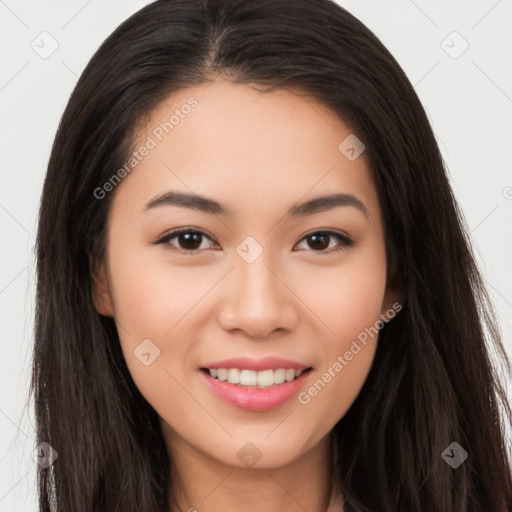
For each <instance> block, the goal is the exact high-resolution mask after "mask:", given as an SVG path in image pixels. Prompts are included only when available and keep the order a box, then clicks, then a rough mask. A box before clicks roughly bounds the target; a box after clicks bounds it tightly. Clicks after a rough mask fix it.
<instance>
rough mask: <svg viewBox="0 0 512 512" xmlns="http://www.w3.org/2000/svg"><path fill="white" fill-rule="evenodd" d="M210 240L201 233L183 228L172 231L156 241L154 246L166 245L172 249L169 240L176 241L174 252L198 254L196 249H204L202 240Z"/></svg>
mask: <svg viewBox="0 0 512 512" xmlns="http://www.w3.org/2000/svg"><path fill="white" fill-rule="evenodd" d="M205 238H206V239H209V240H211V238H210V237H209V236H208V235H207V234H206V233H204V232H203V231H199V230H196V229H191V228H183V229H177V230H175V231H172V232H171V233H167V234H166V235H164V236H163V237H162V238H160V239H159V240H157V241H156V242H155V244H166V245H169V246H171V248H172V249H174V248H175V247H173V246H174V245H175V244H173V243H171V240H174V239H176V240H177V245H178V247H177V248H176V250H178V251H182V252H188V253H194V252H196V253H197V252H198V249H205V247H204V245H203V241H204V240H203V239H205Z"/></svg>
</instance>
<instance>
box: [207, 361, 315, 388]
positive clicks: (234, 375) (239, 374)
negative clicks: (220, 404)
mask: <svg viewBox="0 0 512 512" xmlns="http://www.w3.org/2000/svg"><path fill="white" fill-rule="evenodd" d="M311 370H312V367H311V366H310V367H308V368H305V369H295V368H277V369H267V370H262V371H254V370H248V369H245V368H201V371H202V372H203V373H205V374H206V375H209V376H210V377H211V378H212V379H215V380H217V381H220V382H227V383H228V384H233V385H235V386H238V387H246V388H257V389H265V388H272V387H277V386H280V385H282V384H285V383H287V382H292V381H294V380H296V379H298V378H299V377H300V376H301V375H302V374H305V373H309V372H310V371H311Z"/></svg>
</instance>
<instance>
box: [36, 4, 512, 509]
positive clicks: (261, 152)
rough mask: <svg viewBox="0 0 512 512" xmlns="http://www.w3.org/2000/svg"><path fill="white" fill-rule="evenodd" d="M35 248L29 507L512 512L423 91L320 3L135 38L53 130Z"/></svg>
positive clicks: (197, 7) (117, 36) (462, 234)
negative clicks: (41, 446) (35, 489)
mask: <svg viewBox="0 0 512 512" xmlns="http://www.w3.org/2000/svg"><path fill="white" fill-rule="evenodd" d="M37 256H38V269H37V271H38V284H37V309H36V316H37V318H36V332H35V337H36V340H35V349H34V367H33V380H32V389H31V390H32V392H33V393H34V396H35V406H36V419H37V434H38V441H39V442H40V443H42V442H47V443H49V445H51V447H52V448H53V449H55V451H56V452H57V453H58V454H59V455H58V458H57V459H55V461H54V462H53V464H51V465H50V466H49V467H48V468H47V469H45V468H43V467H41V469H40V470H39V471H40V473H39V497H40V503H41V505H40V510H41V511H48V510H73V511H76V512H81V511H90V510H98V511H115V510H119V511H120V510H122V511H131V510H133V511H135V510H136V511H138V512H146V511H147V512H149V511H162V510H169V511H172V512H174V511H177V510H189V511H193V510H198V511H206V512H211V511H216V510H240V509H241V508H242V507H243V509H244V510H261V509H265V510H266V511H274V510H277V509H279V510H283V509H285V510H312V511H313V510H314V511H319V512H320V511H322V512H323V511H326V510H327V511H329V512H333V511H339V510H344V511H345V512H349V511H389V512H391V511H393V512H396V511H411V510H414V511H421V512H423V511H425V512H426V511H429V512H432V511H447V510H450V511H482V512H484V511H505V510H510V509H511V508H512V477H511V466H510V458H509V455H508V454H507V449H508V448H509V447H508V446H507V439H506V434H505V430H504V427H503V424H502V421H503V420H502V417H501V416H500V407H501V412H502V413H503V419H504V421H508V422H510V421H511V420H512V411H511V409H510V406H509V404H508V402H507V399H506V394H505V392H504V389H503V386H502V383H501V382H500V380H499V378H498V375H497V372H496V370H495V369H494V368H493V366H492V364H491V360H490V356H489V351H488V347H487V346H486V340H489V342H490V343H492V346H493V348H494V349H495V350H497V351H498V354H499V356H500V357H501V358H502V359H501V360H502V361H503V363H504V364H505V367H506V369H507V370H508V371H510V363H509V361H508V360H507V358H506V354H505V352H504V350H503V345H502V342H501V339H500V334H499V331H498V328H497V326H496V321H495V319H494V314H493V310H492V306H491V304H490V302H489V299H488V296H487V293H486V291H485V288H484V286H483V282H482V278H481V275H480V273H479V271H478V269H477V267H476V264H475V260H474V257H473V253H472V250H471V245H470V241H469V237H468V234H467V228H466V226H465V224H464V220H463V217H462V215H461V212H460V210H459V208H458V206H457V203H456V201H455V198H454V197H453V194H452V191H451V189H450V186H449V183H448V179H447V176H446V171H445V169H444V165H443V162H442V159H441V156H440V153H439V150H438V147H437V144H436V141H435V138H434V135H433V133H432V129H431V127H430V125H429V123H428V120H427V117H426V115H425V112H424V110H423V108H422V106H421V104H420V102H419V100H418V98H417V96H416V94H415V92H414V90H413V87H412V86H411V84H410V83H409V81H408V80H407V78H406V77H405V75H404V73H403V71H402V70H401V68H400V67H399V65H398V64H397V62H396V61H395V60H394V59H393V57H392V56H391V55H390V54H389V52H388V51H387V50H386V49H385V48H384V47H383V45H382V44H381V43H380V42H379V41H378V40H377V38H376V37H375V36H374V35H373V34H372V33H371V32H370V31H369V30H368V29H367V28H366V27H364V26H363V25H362V24H361V23H360V22H359V21H358V20H356V19H355V18H354V17H353V16H351V15H350V14H349V13H348V12H347V11H345V10H344V9H343V8H341V7H339V6H338V5H336V4H335V3H333V2H330V1H327V0H321V1H315V2H311V1H303V0H300V1H298V2H293V3H292V2H287V1H284V0H272V1H270V0H268V1H258V2H256V1H254V2H253V1H230V2H222V1H219V0H217V1H203V2H201V1H195V0H193V1H185V0H181V1H180V0H170V1H163V0H159V1H156V2H154V3H152V4H150V5H148V6H147V7H145V8H143V9H142V10H141V11H139V12H138V13H136V14H135V15H133V16H132V17H131V18H130V19H128V20H127V21H126V22H124V23H123V24H122V25H121V26H120V27H119V28H118V29H117V30H116V31H115V32H114V33H113V34H112V35H111V36H110V37H109V38H108V39H107V40H106V41H105V42H104V44H103V45H102V46H101V48H100V49H99V50H98V51H97V53H96V54H95V55H94V57H93V58H92V60H91V62H90V63H89V64H88V66H87V67H86V69H85V70H84V72H83V74H82V76H81V77H80V79H79V81H78V84H77V86H76V88H75V90H74V92H73V94H72V96H71V98H70V100H69V103H68V106H67V108H66V110H65V112H64V115H63V118H62V121H61V124H60V126H59V130H58V133H57V135H56V139H55V143H54V147H53V150H52V155H51V158H50V162H49V166H48V172H47V177H46V181H45V185H44V190H43V196H42V202H41V210H40V221H39V232H38V245H37ZM484 332H487V333H488V336H485V335H484Z"/></svg>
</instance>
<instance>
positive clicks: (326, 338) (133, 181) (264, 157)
mask: <svg viewBox="0 0 512 512" xmlns="http://www.w3.org/2000/svg"><path fill="white" fill-rule="evenodd" d="M191 97H194V98H196V99H197V101H198V104H197V106H196V107H195V108H194V109H192V111H191V112H190V114H188V115H187V116H184V117H183V118H182V119H180V122H179V124H178V125H176V126H175V127H174V129H173V130H172V132H170V133H169V134H166V135H165V136H164V137H163V139H162V141H160V142H158V144H157V146H156V147H155V148H154V149H152V150H151V151H150V152H149V154H148V155H147V156H146V157H145V158H144V159H143V160H142V161H141V162H140V163H139V164H138V165H137V166H136V168H135V169H134V170H133V171H132V172H131V173H130V174H129V175H127V176H126V177H125V178H124V180H123V181H122V182H121V184H120V185H118V186H117V188H116V189H115V191H114V192H112V193H114V194H115V195H114V198H113V203H112V207H111V210H110V216H109V227H108V233H107V251H106V257H105V261H103V262H100V265H99V266H98V270H97V272H96V274H95V277H94V303H95V306H96V309H97V310H98V312H99V313H100V314H102V315H107V316H112V317H114V319H115V321H116V324H117V327H118V332H119V337H120V342H121V346H122V350H123V354H124V357H125V359H126V363H127V365H128V368H129V370H130V372H131V375H132V376H133V379H134V382H135V383H136V385H137V386H138V388H139V389H140V391H141V393H142V394H143V395H144V397H145V398H146V399H147V401H148V402H149V403H150V404H151V406H152V407H153V408H154V409H155V410H156V411H157V413H158V414H159V416H160V418H161V424H162V428H163V432H164V436H165V441H166V444H167V447H168V450H169V455H170V456H171V458H172V461H173V464H174V465H175V467H176V469H177V474H178V475H179V477H180V479H181V484H182V486H183V489H184V492H179V493H178V491H177V490H176V489H174V488H170V489H169V491H170V494H171V493H175V494H176V493H177V497H178V501H179V503H180V506H181V508H182V509H183V510H190V509H192V510H194V509H196V510H198V511H200V512H203V511H204V512H217V511H226V510H240V505H241V504H243V506H244V510H245V511H246V512H252V511H261V510H266V511H267V512H276V511H280V512H281V511H282V510H288V511H299V510H300V511H303V510H309V511H322V512H323V511H325V510H329V511H333V510H339V506H340V505H339V503H338V505H337V506H338V508H335V504H334V501H331V502H330V504H328V503H329V499H330V498H332V500H334V498H335V497H336V495H335V493H334V492H333V493H332V496H330V492H329V489H328V486H327V481H328V477H329V475H330V460H331V448H330V443H331V434H330V432H331V429H332V428H333V426H334V425H335V424H336V422H337V421H338V420H339V419H340V418H342V417H343V415H344V414H345V413H346V411H347V410H348V409H349V408H350V406H351V404H352V403H353V402H354V400H355V399H356V397H357V395H358V393H359V392H360V390H361V387H362V386H363V384H364V381H365V379H366V377H367V375H368V372H369V370H370V367H371V365H372V361H373V358H374V354H375V349H376V343H377V336H376V337H375V338H374V339H373V340H371V341H370V342H369V343H368V344H367V345H366V346H364V347H363V349H362V350H361V351H360V352H359V353H358V354H357V355H355V356H354V357H353V359H352V360H351V361H350V362H348V364H347V365H346V366H344V368H343V370H342V371H341V372H339V373H337V374H336V377H334V378H332V380H331V381H330V382H329V383H328V384H327V385H326V386H325V387H324V388H323V389H322V390H321V391H320V392H318V394H317V395H316V396H314V397H312V398H311V400H310V402H309V403H307V404H301V403H299V401H298V400H297V398H296V397H294V398H292V399H291V400H289V401H288V402H286V403H285V404H283V405H281V406H279V407H277V408H275V409H273V410H270V411H265V412H255V411H246V410H242V409H240V408H237V407H235V406H233V405H230V404H228V403H226V402H225V401H223V400H222V399H220V398H218V397H217V396H216V395H214V394H213V393H212V392H211V390H210V389H209V387H208V386H206V385H205V382H204V379H203V376H202V375H201V373H200V370H199V368H200V367H202V366H206V365H207V363H209V362H213V361H217V360H222V359H227V358H231V357H238V356H249V357H252V358H254V359H259V358H262V357H265V356H279V357H284V358H288V359H292V360H294V361H297V362H300V363H303V364H307V365H308V366H311V367H313V370H312V371H311V373H310V374H309V376H308V378H307V381H306V382H305V384H304V385H303V387H302V388H301V391H304V390H306V391H307V389H308V388H310V387H311V386H312V385H313V383H314V382H315V381H317V380H318V379H319V378H321V376H322V374H323V373H324V372H325V371H327V369H328V368H329V367H332V366H333V364H334V363H335V362H336V361H337V358H338V356H340V355H341V356H342V355H343V354H345V352H346V351H347V350H349V348H350V346H351V343H352V342H353V341H354V340H355V339H356V337H357V336H358V335H359V334H360V333H361V332H363V331H364V329H365V328H367V327H369V326H373V325H374V324H375V322H376V321H377V320H379V315H381V314H385V313H386V311H389V309H390V308H391V305H392V304H393V303H394V301H396V300H397V296H396V294H394V293H392V291H391V290H389V289H387V288H386V268H387V262H386V253H385V245H384V240H385V234H384V227H383V223H382V218H381V211H380V206H379V201H378V197H377V193H376V190H375V187H374V185H373V183H372V180H371V177H370V172H369V168H368V164H367V160H366V158H365V154H364V153H363V154H362V155H361V156H359V157H358V158H357V159H356V160H354V161H350V160H348V159H347V158H346V157H345V155H344V154H342V153H341V152H340V150H339V149H338V145H339V144H340V142H341V141H343V140H344V139H345V137H347V136H348V135H349V134H350V133H351V130H350V128H349V127H348V126H347V125H345V124H344V122H343V121H342V120H340V119H339V118H338V117H336V116H335V115H334V113H333V112H331V111H330V110H329V109H327V108H326V107H325V106H323V105H321V104H319V103H317V102H314V101H313V100H312V99H311V98H305V97H299V96H298V95H296V94H294V93H292V92H290V91H274V92H272V93H262V92H260V91H258V90H255V88H252V87H250V86H248V85H236V84H232V83H230V82H227V81H225V80H223V79H220V78H218V79H216V80H215V81H213V82H212V83H210V84H209V85H208V86H205V85H202V86H198V87H194V88H189V89H186V90H182V91H180V92H178V93H175V94H173V95H172V96H170V97H169V98H167V100H166V101H165V102H163V103H162V104H161V105H159V106H158V108H157V109H156V110H155V111H153V112H152V114H151V119H150V121H149V122H148V123H147V125H146V126H145V127H144V129H141V130H140V133H139V134H138V135H139V137H138V144H136V147H137V148H138V147H139V146H140V144H141V143H143V142H144V141H145V140H146V139H147V136H148V135H151V133H152V130H154V129H155V127H157V126H158V125H159V124H160V122H163V121H165V120H168V119H169V117H170V115H172V113H173V111H174V109H176V108H179V107H180V106H181V105H183V104H185V103H186V102H187V100H188V99H189V98H191ZM169 190H175V191H180V192H193V193H195V194H200V195H206V196H208V197H210V198H212V199H215V200H217V201H219V202H221V203H222V204H224V205H225V206H226V207H227V208H228V209H229V211H230V212H232V214H233V215H232V216H223V215H213V214H207V213H204V212H199V211H194V210H191V209H188V208H185V207H178V206H170V205H164V206H160V207H155V208H152V209H149V210H147V211H145V205H146V204H147V203H148V201H150V200H151V199H152V198H154V197H155V196H157V195H159V194H161V193H162V192H166V191H169ZM338 192H339V193H348V194H352V195H354V196H356V197H357V198H358V199H359V200H360V201H362V202H363V203H364V205H365V206H366V208H367V211H368V216H367V217H366V216H365V215H364V214H363V213H362V212H361V211H360V210H358V209H357V208H355V207H352V206H341V207H336V208H333V209H330V210H326V211H322V212H317V213H314V214H311V215H306V216H303V217H297V218H292V217H291V216H289V215H286V212H287V211H288V210H289V208H291V207H292V206H293V205H295V204H297V203H299V202H304V201H306V200H309V199H313V198H314V197H317V196H320V195H324V194H328V193H338ZM181 227H191V228H194V229H196V230H201V231H203V232H205V234H206V237H203V238H202V239H200V241H199V242H197V244H196V246H194V247H198V248H196V249H194V250H195V254H191V251H190V250H189V252H188V253H185V250H186V248H189V247H190V246H191V244H190V242H189V244H188V245H187V242H186V240H184V239H183V237H175V238H173V239H171V240H169V241H168V242H167V244H154V243H153V242H155V241H156V240H158V239H160V238H161V237H162V236H163V235H165V234H166V233H168V232H170V231H172V230H174V229H176V228H181ZM326 228H330V229H334V230H338V231H340V232H342V233H344V234H345V235H347V236H349V237H350V238H352V239H353V240H354V241H355V244H354V245H353V246H351V247H343V245H342V243H341V241H340V240H339V239H337V238H336V237H332V236H331V237H330V238H329V237H327V238H326V239H324V240H325V245H324V246H322V245H321V243H320V242H317V244H316V245H315V241H314V240H313V241H312V240H311V238H310V237H309V238H308V237H306V235H311V234H313V233H315V232H318V230H320V229H326ZM248 236H251V237H253V238H254V239H255V240H256V241H257V243H258V244H259V245H260V246H261V248H262V249H263V252H262V254H261V255H260V256H259V258H257V259H256V260H255V261H253V262H252V263H248V262H246V261H245V260H244V259H243V258H241V257H240V256H239V255H238V254H237V252H236V248H237V247H238V246H239V245H240V243H241V242H242V241H243V240H244V239H245V238H246V237H248ZM208 237H209V238H208ZM319 243H320V246H319V245H318V244H319ZM192 245H193V244H192ZM318 247H320V248H318ZM339 247H341V249H342V250H340V251H338V252H333V250H334V249H336V248H339ZM180 248H181V251H180ZM145 339H150V340H151V341H152V343H154V344H155V345H156V346H157V347H158V348H159V350H160V355H159V357H157V358H156V359H155V360H154V361H153V362H152V363H151V364H150V365H149V366H146V365H144V364H142V363H141V361H140V360H139V359H138V358H137V357H136V356H135V355H134V350H135V349H136V348H137V346H138V345H139V344H140V343H141V342H142V340H145ZM248 442H251V443H252V444H253V445H255V446H256V447H257V449H258V450H259V452H260V453H261V458H260V459H259V461H258V462H257V464H256V465H255V466H254V467H248V466H247V465H246V464H244V463H243V462H242V461H241V460H240V459H239V458H238V456H237V453H238V452H240V450H241V449H242V448H243V447H244V446H245V445H246V443H248ZM246 449H247V448H246ZM338 498H339V497H338ZM171 510H176V509H175V508H171Z"/></svg>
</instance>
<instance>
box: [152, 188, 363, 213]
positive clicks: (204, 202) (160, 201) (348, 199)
mask: <svg viewBox="0 0 512 512" xmlns="http://www.w3.org/2000/svg"><path fill="white" fill-rule="evenodd" d="M159 206H179V207H182V208H189V209H191V210H197V211H200V212H203V213H209V214H213V215H225V216H228V217H229V216H232V215H233V213H232V212H231V210H230V209H229V208H227V207H226V206H224V205H222V204H221V203H219V202H218V201H215V200H214V199H210V198H208V197H205V196H200V195H197V194H188V193H185V192H174V191H169V192H165V193H163V194H160V195H158V196H155V197H154V198H153V199H151V200H150V201H148V203H146V206H145V208H144V210H145V211H147V210H150V209H152V208H156V207H159ZM340 206H352V207H354V208H357V209H358V210H360V211H361V212H362V213H363V214H364V216H365V217H366V218H368V209H367V207H366V206H365V205H364V203H363V202H362V201H361V200H360V199H358V198H357V197H355V196H353V195H351V194H341V193H338V194H329V195H325V196H320V197H315V198H314V199H311V200H309V201H306V202H304V203H300V204H296V205H294V206H292V207H291V208H290V210H289V211H288V215H291V216H292V217H302V216H305V215H311V214H314V213H318V212H324V211H327V210H331V209H333V208H337V207H340Z"/></svg>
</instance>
